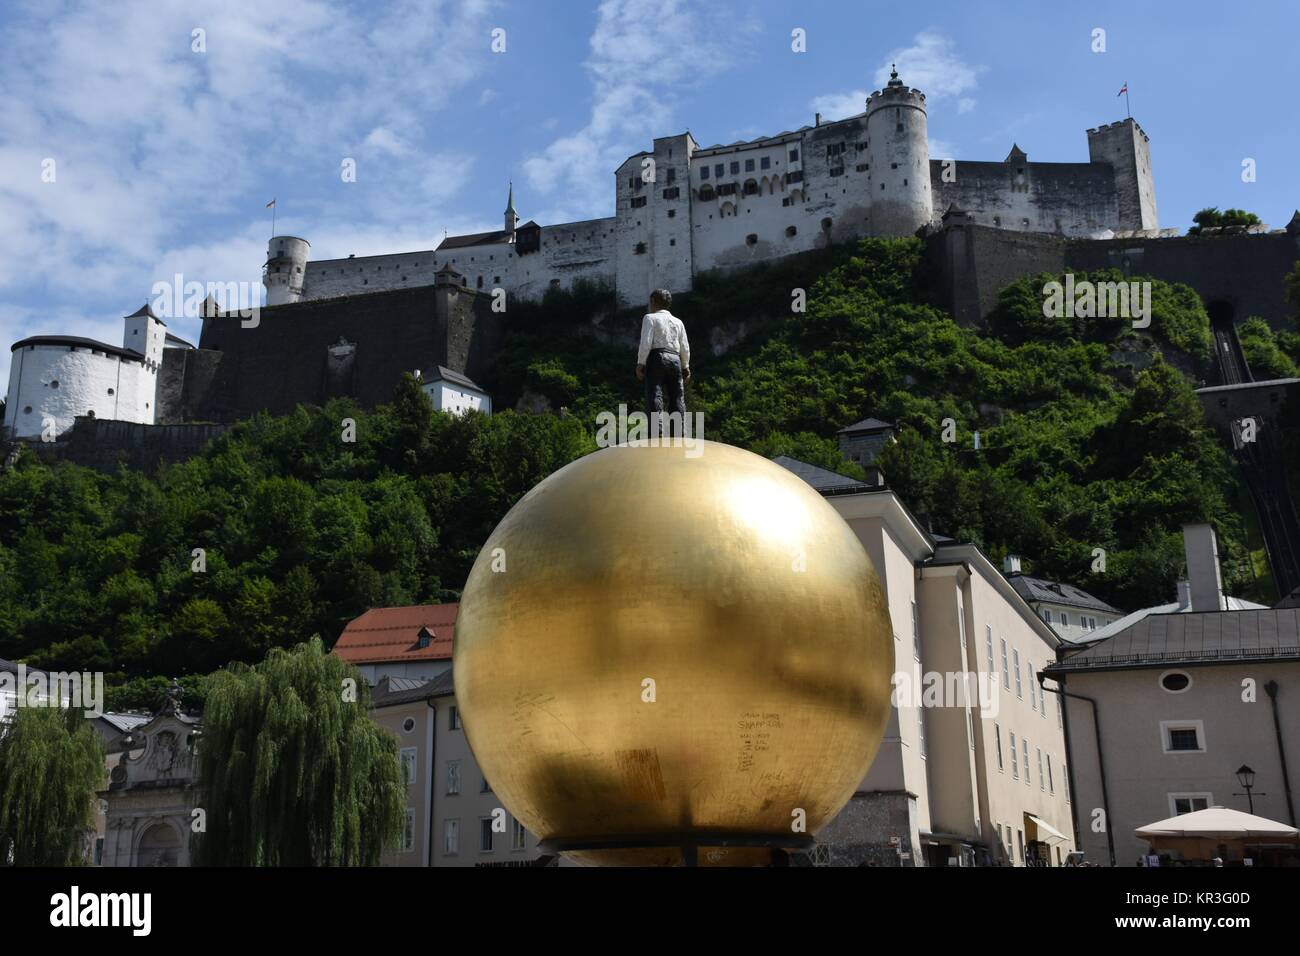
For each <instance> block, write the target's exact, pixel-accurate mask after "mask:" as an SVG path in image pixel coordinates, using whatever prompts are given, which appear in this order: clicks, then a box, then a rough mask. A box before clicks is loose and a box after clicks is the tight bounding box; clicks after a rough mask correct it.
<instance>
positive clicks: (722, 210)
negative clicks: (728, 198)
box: [718, 202, 736, 219]
mask: <svg viewBox="0 0 1300 956" xmlns="http://www.w3.org/2000/svg"><path fill="white" fill-rule="evenodd" d="M718 212H719V214H720V215H721V216H722V218H723V219H726V218H728V217H730V216H734V215H735V214H736V204H735V203H733V202H724V203H723V204H722V205H721V206H720V207H719V209H718Z"/></svg>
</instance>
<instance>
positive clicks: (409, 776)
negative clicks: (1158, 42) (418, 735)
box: [399, 718, 415, 787]
mask: <svg viewBox="0 0 1300 956" xmlns="http://www.w3.org/2000/svg"><path fill="white" fill-rule="evenodd" d="M408 719H409V718H408ZM399 759H400V760H401V762H402V780H403V782H404V783H405V784H406V785H407V786H408V787H409V786H410V785H411V784H413V783H415V748H414V747H403V748H402V752H401V754H400V756H399Z"/></svg>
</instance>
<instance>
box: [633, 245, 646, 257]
mask: <svg viewBox="0 0 1300 956" xmlns="http://www.w3.org/2000/svg"><path fill="white" fill-rule="evenodd" d="M635 251H636V254H637V255H638V256H643V255H645V243H644V242H638V243H637V244H636V250H635Z"/></svg>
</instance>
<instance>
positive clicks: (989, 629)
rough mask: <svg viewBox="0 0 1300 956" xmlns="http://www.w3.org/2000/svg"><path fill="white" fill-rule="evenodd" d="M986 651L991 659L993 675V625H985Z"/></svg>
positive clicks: (990, 666) (990, 668) (990, 670)
mask: <svg viewBox="0 0 1300 956" xmlns="http://www.w3.org/2000/svg"><path fill="white" fill-rule="evenodd" d="M984 650H985V652H986V653H987V655H988V659H989V673H990V674H992V673H994V670H993V625H991V624H985V625H984Z"/></svg>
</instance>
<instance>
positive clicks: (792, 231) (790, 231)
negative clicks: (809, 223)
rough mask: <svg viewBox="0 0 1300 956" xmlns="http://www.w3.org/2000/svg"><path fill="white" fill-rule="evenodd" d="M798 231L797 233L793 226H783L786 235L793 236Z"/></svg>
mask: <svg viewBox="0 0 1300 956" xmlns="http://www.w3.org/2000/svg"><path fill="white" fill-rule="evenodd" d="M798 233H799V230H798V229H796V228H795V227H794V226H786V227H785V234H786V235H787V236H790V237H794V236H796V235H798Z"/></svg>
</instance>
